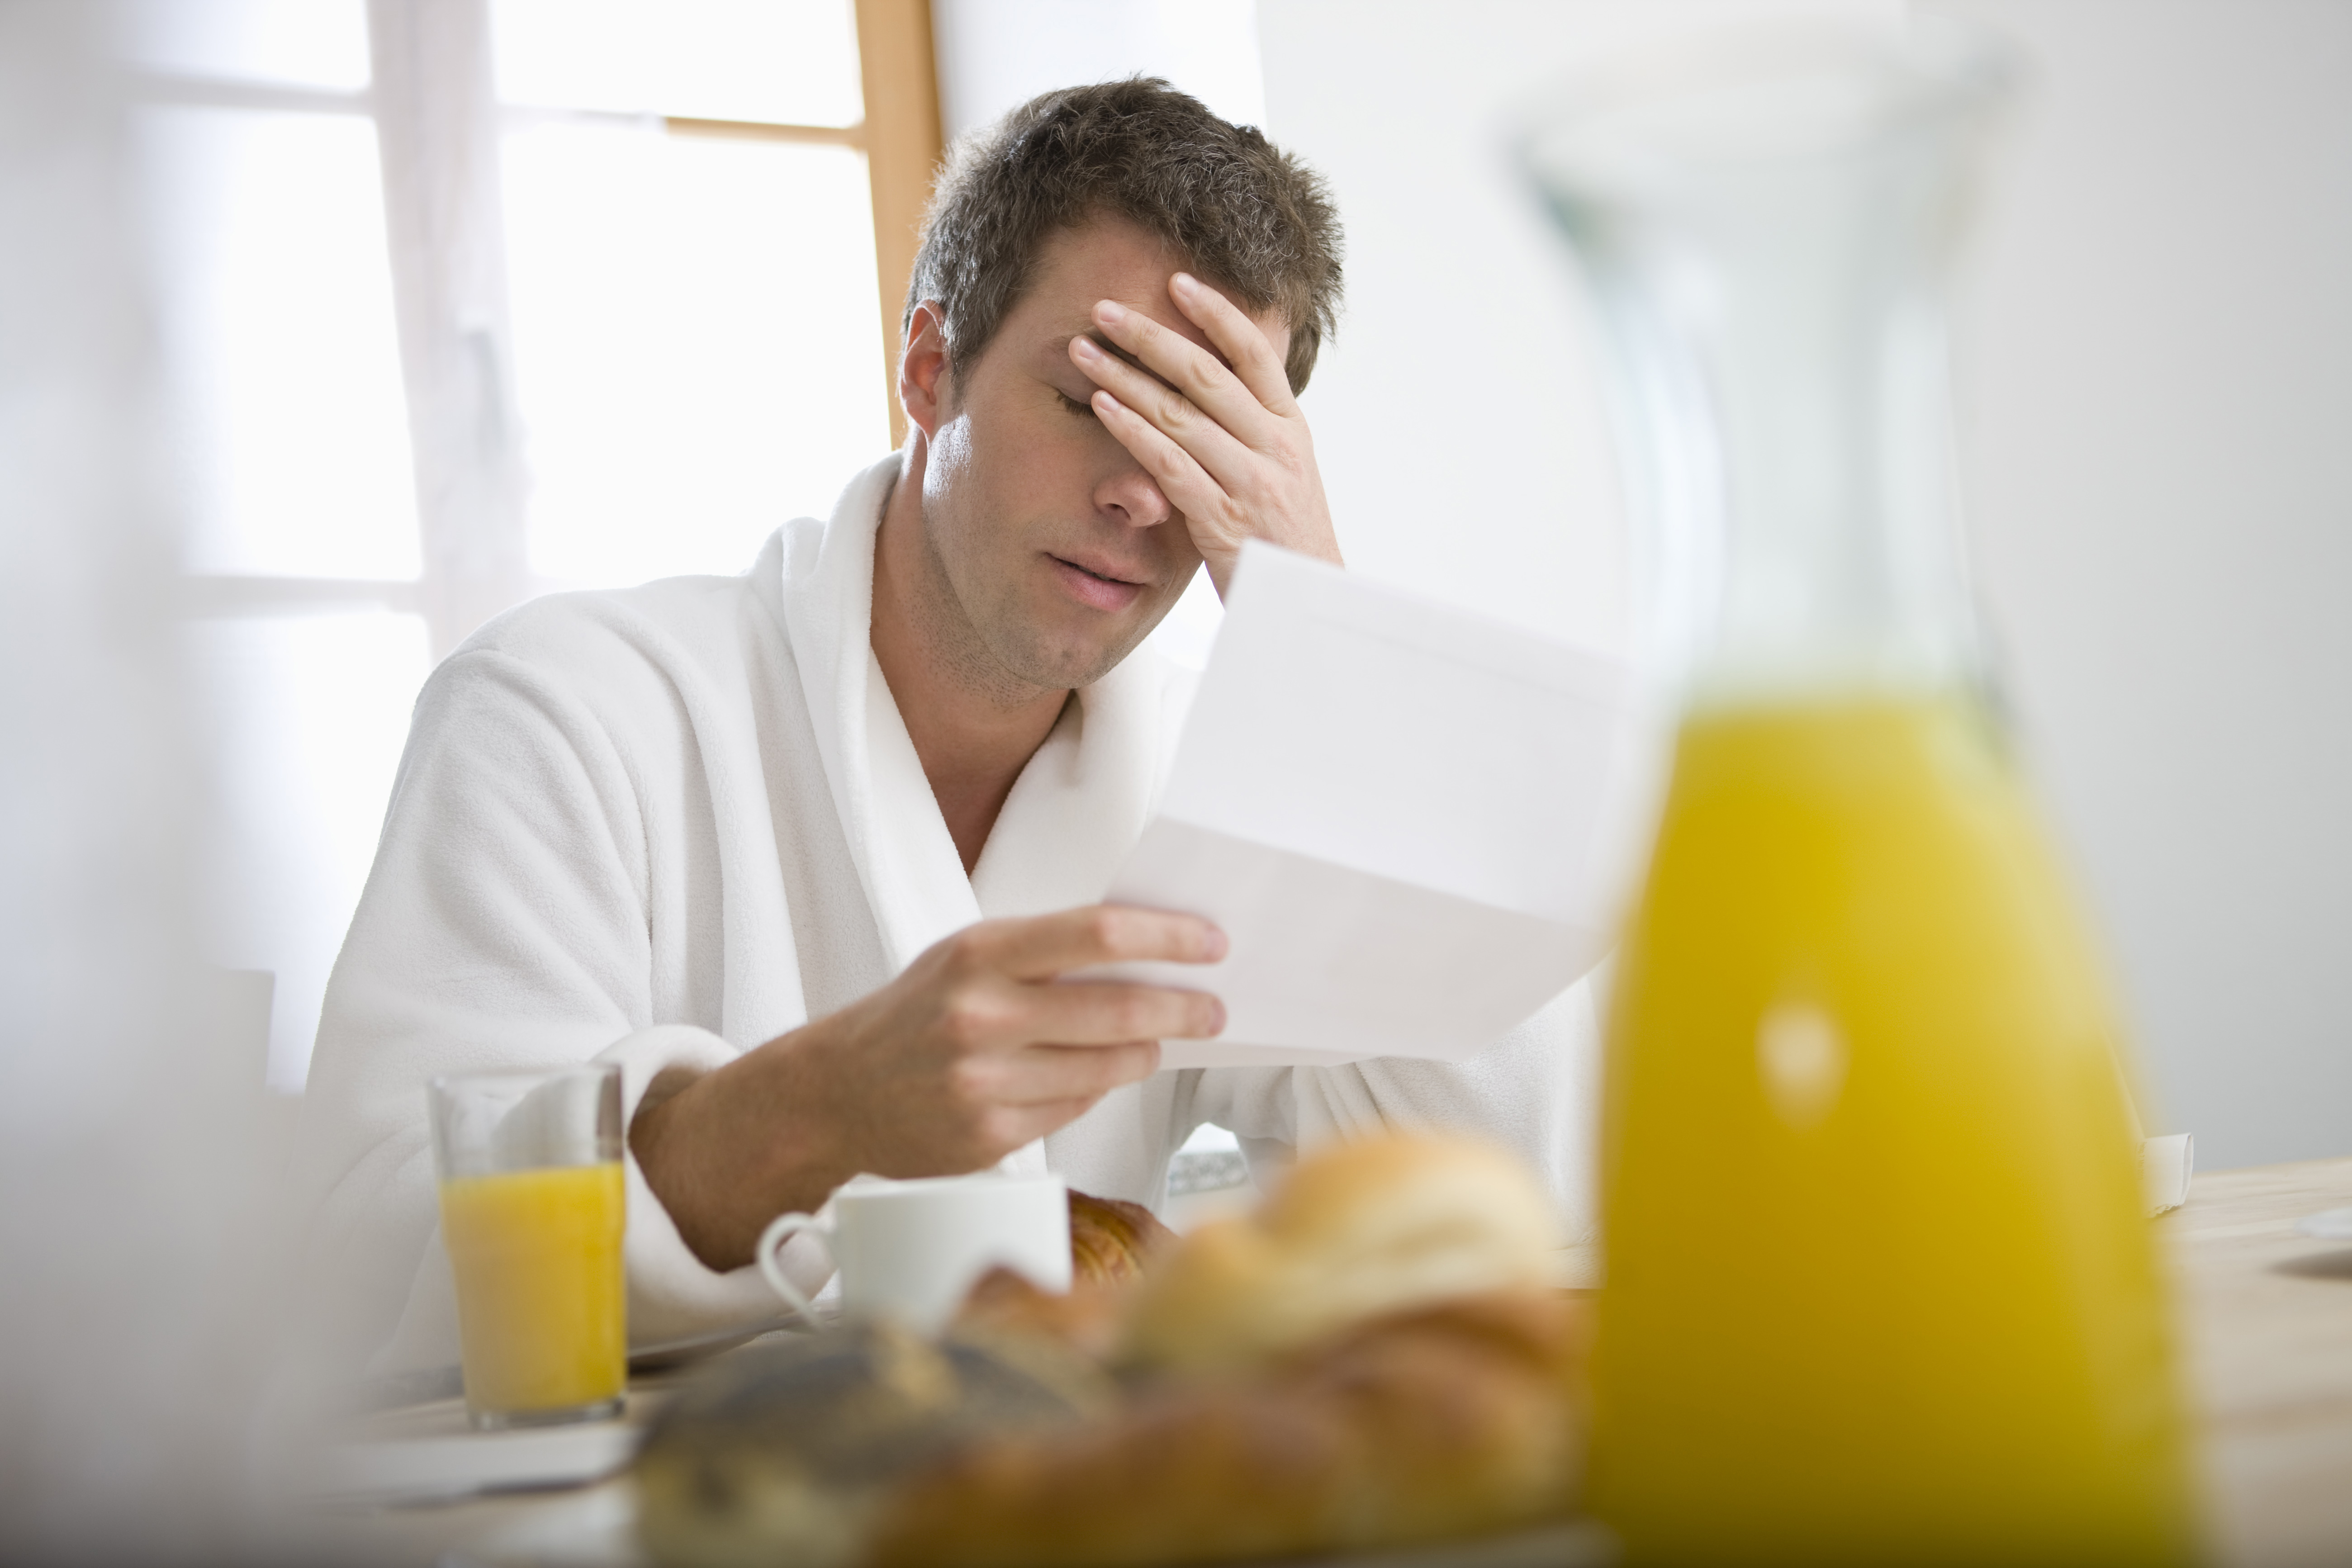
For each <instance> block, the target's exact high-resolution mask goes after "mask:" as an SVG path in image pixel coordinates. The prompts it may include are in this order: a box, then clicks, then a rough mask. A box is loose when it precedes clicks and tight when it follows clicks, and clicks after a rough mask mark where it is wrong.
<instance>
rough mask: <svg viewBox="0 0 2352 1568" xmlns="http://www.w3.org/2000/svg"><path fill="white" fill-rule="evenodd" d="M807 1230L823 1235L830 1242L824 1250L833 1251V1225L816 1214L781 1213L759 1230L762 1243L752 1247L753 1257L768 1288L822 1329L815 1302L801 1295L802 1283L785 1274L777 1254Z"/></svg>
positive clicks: (803, 1319) (813, 1326)
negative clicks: (796, 1282) (797, 1283)
mask: <svg viewBox="0 0 2352 1568" xmlns="http://www.w3.org/2000/svg"><path fill="white" fill-rule="evenodd" d="M804 1230H813V1231H814V1232H816V1233H817V1234H818V1235H819V1236H821V1237H824V1239H825V1241H826V1242H827V1243H828V1245H827V1247H825V1250H826V1251H827V1252H830V1251H832V1250H833V1248H832V1247H831V1246H830V1245H829V1244H830V1243H831V1242H832V1240H833V1226H829V1225H827V1224H826V1223H825V1222H824V1221H823V1220H821V1219H819V1218H817V1216H816V1215H813V1214H781V1215H777V1216H776V1217H775V1218H774V1219H772V1220H770V1221H769V1222H768V1228H767V1229H765V1230H763V1231H761V1233H760V1245H759V1246H758V1247H756V1248H754V1249H753V1251H752V1255H751V1256H752V1258H753V1260H754V1261H756V1262H757V1263H758V1264H759V1265H760V1278H761V1279H765V1280H766V1281H767V1282H768V1286H769V1288H770V1289H772V1290H774V1291H775V1293H776V1294H777V1295H779V1296H782V1298H783V1299H784V1301H785V1304H786V1305H788V1306H790V1307H791V1308H792V1310H793V1311H795V1312H798V1313H799V1314H800V1315H801V1320H802V1321H803V1322H805V1323H807V1324H808V1326H809V1327H810V1328H812V1329H821V1328H823V1327H824V1324H823V1323H820V1322H818V1321H817V1320H816V1307H815V1305H814V1303H812V1302H811V1301H810V1300H809V1299H808V1298H807V1297H806V1296H803V1295H802V1294H801V1288H800V1287H799V1286H797V1285H795V1284H793V1282H792V1280H791V1279H788V1278H786V1277H785V1274H784V1266H783V1264H782V1262H781V1261H780V1260H779V1259H778V1258H777V1256H776V1255H777V1254H778V1253H780V1252H782V1250H783V1247H784V1243H786V1242H788V1241H790V1240H791V1239H792V1238H793V1237H795V1236H798V1235H799V1234H800V1233H801V1232H802V1231H804Z"/></svg>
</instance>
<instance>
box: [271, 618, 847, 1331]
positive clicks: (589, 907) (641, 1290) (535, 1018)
mask: <svg viewBox="0 0 2352 1568" xmlns="http://www.w3.org/2000/svg"><path fill="white" fill-rule="evenodd" d="M525 613H526V614H528V613H529V612H525ZM512 640H516V639H512V638H510V639H509V641H512ZM523 640H525V641H526V643H527V639H523ZM527 654H528V648H526V653H521V654H519V653H517V652H514V651H510V649H509V647H507V646H502V644H501V643H500V641H499V639H497V638H495V637H486V638H478V639H477V641H476V642H475V643H474V644H471V645H469V646H468V647H467V648H465V649H462V650H460V652H459V653H457V655H456V656H454V657H453V658H450V659H449V660H448V661H447V662H446V663H445V664H444V665H443V666H442V667H441V668H440V669H439V670H438V671H436V673H435V675H434V676H433V678H432V679H431V680H430V681H428V682H427V684H426V686H425V690H424V692H423V694H422V696H421V697H420V698H419V700H418V703H417V709H416V714H415V724H414V726H413V729H412V731H411V734H410V739H409V743H408V748H407V751H406V752H405V754H404V756H403V758H402V761H401V766H400V772H399V774H398V777H397V780H396V783H395V784H394V792H393V797H392V801H391V805H390V809H389V812H388V814H387V816H386V820H385V824H384V829H383V839H382V842H381V844H380V846H379V848H378V853H377V858H376V861H375V866H374V869H373V872H372V873H371V874H370V876H369V878H368V881H367V885H366V889H365V890H364V892H363V893H362V897H361V900H360V904H359V908H358V911H357V913H356V916H355V917H354V919H353V921H352V929H351V933H350V935H349V937H348V939H347V940H346V942H345V943H344V946H343V950H342V953H341V957H340V959H339V960H338V961H337V963H336V965H335V969H334V973H333V976H332V978H331V982H330V984H329V987H328V992H327V998H326V1005H325V1010H324V1015H323V1017H322V1019H321V1022H320V1031H319V1043H318V1049H317V1052H316V1055H315V1057H314V1058H313V1063H312V1068H311V1077H310V1086H309V1089H308V1091H307V1094H306V1097H305V1098H306V1102H307V1103H306V1105H305V1109H304V1125H303V1131H302V1136H301V1139H300V1142H299V1154H298V1161H299V1167H298V1174H299V1179H300V1180H302V1182H303V1184H304V1185H305V1186H306V1187H307V1188H308V1191H309V1194H310V1197H311V1199H312V1208H311V1215H312V1218H311V1224H310V1232H309V1235H308V1237H307V1238H306V1251H307V1253H308V1254H309V1258H310V1261H311V1262H312V1263H313V1264H314V1266H315V1267H316V1268H317V1270H318V1271H319V1274H317V1275H314V1279H318V1278H320V1276H323V1277H324V1279H325V1280H326V1281H327V1282H329V1288H330V1289H333V1291H334V1300H335V1302H336V1306H335V1308H334V1310H335V1311H336V1312H338V1313H339V1314H340V1315H341V1316H343V1317H344V1318H345V1320H346V1326H347V1328H348V1329H349V1331H350V1332H351V1335H352V1343H351V1345H349V1346H348V1347H347V1348H350V1349H356V1350H359V1351H362V1352H365V1351H367V1350H369V1349H373V1350H374V1351H375V1352H377V1353H376V1354H375V1358H374V1364H375V1366H376V1367H377V1369H378V1370H382V1371H394V1370H401V1369H402V1368H403V1367H405V1366H416V1365H435V1364H438V1365H446V1364H448V1363H451V1362H453V1361H455V1359H456V1349H457V1346H456V1337H455V1314H454V1295H453V1293H452V1291H451V1289H450V1287H449V1282H448V1277H447V1263H446V1256H445V1255H444V1254H443V1250H442V1247H441V1246H440V1243H439V1239H438V1235H437V1214H438V1205H437V1201H436V1188H435V1184H434V1175H433V1169H432V1156H431V1152H430V1149H429V1147H428V1136H427V1121H426V1112H425V1084H426V1081H427V1080H428V1079H431V1078H432V1077H433V1076H435V1075H436V1074H439V1073H449V1072H466V1071H478V1070H489V1069H513V1068H533V1067H552V1066H559V1065H563V1064H569V1063H578V1062H586V1061H591V1060H597V1059H603V1060H610V1061H617V1062H619V1063H620V1064H621V1066H622V1068H623V1086H624V1093H625V1108H624V1110H625V1116H629V1115H634V1114H635V1109H636V1104H637V1101H638V1100H639V1099H640V1098H641V1097H642V1096H643V1095H644V1093H645V1089H646V1084H647V1083H648V1081H649V1080H650V1079H652V1078H653V1076H654V1075H655V1074H656V1073H658V1072H659V1071H661V1070H662V1069H663V1068H666V1067H668V1066H670V1065H673V1064H678V1065H685V1066H689V1067H693V1068H703V1069H708V1068H713V1067H716V1066H719V1065H720V1064H721V1063H724V1062H725V1061H727V1060H729V1059H730V1058H732V1057H733V1056H734V1055H735V1054H736V1052H735V1050H734V1048H733V1047H730V1045H729V1044H728V1043H727V1042H726V1041H724V1040H722V1039H721V1038H719V1036H717V1035H716V1034H714V1033H711V1032H709V1030H707V1029H704V1028H699V1027H695V1026H689V1025H681V1024H677V1023H674V1022H673V1023H668V1024H664V1025H656V1021H655V1016H654V1011H653V998H652V996H651V994H650V990H651V981H650V973H651V954H650V951H649V942H650V937H649V917H648V906H647V882H648V858H649V856H651V855H654V854H657V853H662V852H664V851H663V849H662V847H661V846H660V845H659V844H657V843H656V840H657V839H659V838H660V837H663V835H662V833H661V832H660V826H659V825H657V824H651V823H649V822H648V821H647V820H646V811H647V806H646V795H647V793H648V791H649V790H650V791H654V792H656V793H658V792H660V791H661V790H663V789H664V788H665V787H666V783H667V787H668V788H669V790H670V792H671V793H673V794H674V793H676V775H677V774H679V773H684V772H689V771H690V770H687V769H685V768H683V766H682V764H681V760H680V759H679V758H677V757H664V756H661V755H659V754H646V752H647V751H648V750H649V748H645V747H642V746H641V747H638V748H636V749H635V750H634V751H633V750H632V748H631V747H630V746H629V744H628V743H627V742H626V738H625V737H616V735H615V733H614V730H615V726H614V724H613V723H611V722H610V721H609V715H605V716H602V717H600V714H599V713H598V711H597V710H595V709H594V708H593V707H592V706H591V705H590V704H589V703H588V702H587V701H585V700H583V699H582V698H581V697H580V696H579V695H578V694H577V690H576V689H575V688H574V687H573V686H572V684H571V683H570V682H568V681H567V680H566V679H563V674H564V671H565V669H566V661H564V660H562V659H554V658H532V657H528V656H527ZM623 695H624V698H625V700H637V701H648V700H650V701H656V702H657V701H660V700H663V697H662V694H661V693H660V692H659V691H657V690H656V691H652V692H647V691H644V690H639V691H637V692H634V693H624V694H623ZM652 732H653V733H655V734H660V733H662V730H661V728H660V727H659V726H655V727H653V730H652ZM665 769H667V770H668V771H669V773H671V774H672V775H673V776H672V777H671V778H670V779H669V780H667V781H665V780H664V779H662V778H661V777H659V776H657V775H659V774H660V773H662V771H663V770H665ZM673 836H674V835H673ZM778 962H781V963H791V962H792V955H791V954H790V953H789V952H785V953H781V954H779V955H778ZM624 1125H626V1122H624ZM627 1190H628V1233H627V1242H626V1258H627V1269H628V1280H629V1291H630V1300H629V1319H630V1329H631V1338H632V1340H633V1341H635V1342H640V1343H642V1342H647V1341H650V1340H657V1339H662V1338H669V1337H676V1336H677V1335H679V1334H681V1333H687V1332H694V1331H701V1330H705V1329H709V1328H711V1327H714V1326H718V1325H719V1324H722V1323H726V1322H730V1321H743V1320H744V1319H746V1318H756V1317H763V1316H770V1315H772V1314H773V1312H774V1311H775V1302H774V1300H773V1298H772V1296H771V1295H769V1294H768V1292H767V1290H766V1288H765V1285H764V1283H763V1282H762V1281H761V1280H760V1279H759V1278H758V1276H757V1273H756V1271H755V1270H752V1269H750V1268H744V1269H739V1270H736V1271H734V1272H732V1273H730V1274H719V1273H716V1272H713V1271H712V1270H709V1269H708V1268H703V1267H702V1266H701V1265H700V1264H699V1263H698V1261H697V1260H696V1259H695V1258H694V1257H693V1255H692V1254H691V1253H690V1252H689V1251H688V1249H687V1248H686V1247H685V1246H684V1244H683V1243H682V1242H681V1241H680V1239H679V1238H678V1236H677V1229H676V1227H675V1226H673V1225H672V1224H671V1223H670V1220H669V1217H668V1215H667V1214H666V1213H665V1212H664V1211H663V1209H662V1207H661V1205H660V1204H659V1203H658V1201H656V1199H655V1198H654V1196H653V1194H652V1193H651V1191H650V1189H648V1188H647V1187H646V1183H645V1180H644V1177H643V1175H642V1173H639V1172H638V1170H637V1169H636V1163H635V1160H634V1158H632V1159H630V1160H629V1162H628V1172H627ZM822 1279H823V1274H822V1272H820V1273H819V1274H818V1275H817V1277H816V1279H814V1280H812V1281H811V1282H810V1283H811V1286H812V1288H813V1287H814V1284H816V1283H821V1282H822ZM404 1301H405V1303H406V1305H405V1308H403V1307H402V1303H403V1302H404ZM395 1328H396V1330H397V1331H396V1332H395V1331H394V1330H395Z"/></svg>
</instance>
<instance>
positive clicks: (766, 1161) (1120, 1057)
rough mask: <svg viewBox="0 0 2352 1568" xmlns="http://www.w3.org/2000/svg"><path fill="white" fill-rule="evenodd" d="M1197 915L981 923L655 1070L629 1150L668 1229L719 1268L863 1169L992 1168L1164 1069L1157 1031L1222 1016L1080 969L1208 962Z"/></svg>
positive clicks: (932, 1172) (1098, 911)
mask: <svg viewBox="0 0 2352 1568" xmlns="http://www.w3.org/2000/svg"><path fill="white" fill-rule="evenodd" d="M1224 953H1225V937H1224V933H1223V932H1222V931H1218V930H1217V928H1216V927H1214V926H1213V925H1211V924H1209V923H1208V922H1207V921H1203V920H1201V919H1198V918H1196V917H1194V916H1192V915H1179V914H1167V913H1162V912H1160V911H1158V910H1136V909H1124V908H1120V907H1118V906H1114V905H1108V904H1103V905H1096V906H1094V907H1091V908H1088V909H1081V910H1066V911H1064V912H1063V913H1060V914H1053V915H1041V916H1038V917H1036V918H1034V919H1030V920H1007V921H982V922H981V923H980V924H978V925H975V926H970V927H967V928H966V929H964V930H963V931H958V932H957V933H956V934H955V935H953V936H951V937H949V938H948V939H947V940H946V941H944V942H940V943H939V944H937V945H936V946H934V947H932V948H931V949H929V951H928V952H924V953H923V954H922V956H920V957H919V958H918V959H916V960H915V962H914V963H911V964H909V965H908V968H907V971H906V973H903V974H900V975H899V976H898V978H897V979H896V980H893V981H892V982H890V984H887V985H885V986H884V987H882V989H880V990H879V991H877V992H876V993H874V994H872V995H871V996H868V997H866V999H865V1000H863V1001H861V1002H857V1003H854V1004H852V1005H850V1006H848V1007H845V1008H844V1009H842V1010H841V1011H840V1012H838V1013H835V1014H833V1015H832V1016H829V1017H825V1018H821V1019H819V1020H817V1021H816V1022H814V1023H812V1024H809V1025H807V1026H804V1027H803V1028H799V1029H795V1030H793V1032H792V1033H791V1034H788V1035H784V1036H782V1037H778V1038H776V1039H773V1040H771V1041H769V1042H768V1043H767V1044H766V1045H764V1046H761V1047H759V1048H758V1049H756V1050H752V1051H748V1052H746V1053H745V1054H744V1055H743V1056H741V1057H740V1058H737V1059H736V1060H734V1061H732V1062H730V1063H729V1064H728V1065H727V1066H725V1067H723V1068H719V1069H718V1070H717V1071H715V1072H711V1073H708V1074H704V1075H702V1076H700V1077H691V1078H690V1077H688V1076H687V1075H685V1074H683V1073H680V1074H677V1075H676V1077H675V1078H673V1077H672V1075H669V1074H665V1075H663V1077H662V1078H661V1079H656V1081H655V1083H654V1086H653V1088H652V1089H650V1090H649V1091H648V1092H647V1094H646V1100H645V1102H644V1104H643V1105H641V1106H640V1107H639V1108H638V1111H637V1114H636V1117H635V1121H633V1122H632V1123H631V1126H630V1129H629V1146H630V1149H631V1151H632V1152H634V1153H635V1155H636V1157H637V1163H638V1166H639V1168H640V1169H641V1170H643V1171H644V1173H645V1176H646V1183H647V1184H649V1185H650V1186H651V1187H652V1188H653V1190H654V1194H655V1195H656V1196H657V1197H659V1198H660V1199H661V1201H662V1205H663V1206H664V1207H665V1208H667V1210H668V1211H669V1215H670V1218H671V1219H672V1220H673V1221H674V1222H675V1223H676V1224H677V1228H678V1234H679V1235H680V1236H681V1237H683V1238H684V1239H685V1241H686V1244H687V1245H688V1247H691V1248H692V1249H693V1250H694V1253H695V1256H696V1257H698V1258H700V1259H701V1260H702V1261H703V1262H704V1263H705V1264H706V1265H708V1266H709V1267H710V1268H737V1267H740V1265H742V1264H743V1263H746V1262H748V1261H749V1260H750V1259H751V1248H752V1247H753V1245H754V1243H756V1242H757V1241H758V1239H759V1236H760V1232H761V1230H762V1229H764V1228H765V1227H766V1226H767V1224H768V1222H769V1221H770V1220H771V1219H773V1218H774V1217H775V1216H776V1215H779V1214H782V1213H784V1212H786V1211H787V1210H791V1209H796V1208H800V1209H813V1208H814V1207H815V1206H816V1205H819V1204H821V1203H823V1202H824V1198H825V1196H826V1194H829V1193H831V1192H832V1191H833V1189H834V1188H835V1187H836V1186H839V1185H840V1184H842V1183H843V1182H845V1181H846V1180H848V1179H849V1178H850V1177H851V1176H853V1175H856V1174H857V1173H860V1172H871V1173H874V1174H876V1175H881V1176H902V1177H903V1176H938V1175H955V1174H960V1173H964V1172H968V1171H978V1170H984V1169H986V1168H987V1167H988V1166H990V1165H992V1164H994V1163H996V1162H997V1161H999V1160H1001V1159H1003V1157H1004V1156H1005V1155H1006V1154H1009V1153H1011V1152H1013V1150H1015V1149H1018V1148H1020V1147H1022V1146H1023V1145H1024V1144H1026V1143H1028V1142H1031V1141H1033V1140H1034V1139H1037V1138H1042V1137H1044V1136H1045V1134H1046V1133H1048V1132H1051V1131H1055V1129H1057V1128H1060V1127H1064V1126H1066V1125H1067V1124H1068V1123H1070V1122H1071V1121H1076V1119H1077V1118H1078V1117H1079V1116H1081V1115H1083V1114H1084V1113H1085V1112H1086V1111H1087V1110H1088V1109H1089V1108H1090V1107H1092V1106H1093V1105H1094V1104H1095V1102H1096V1101H1097V1100H1100V1099H1101V1098H1102V1097H1103V1096H1104V1095H1106V1094H1108V1093H1109V1092H1110V1091H1111V1090H1112V1089H1117V1088H1118V1087H1119V1086H1120V1085H1122V1084H1129V1083H1134V1082H1137V1081H1138V1080H1139V1079H1146V1078H1149V1077H1150V1076H1151V1074H1152V1073H1154V1072H1156V1071H1158V1070H1159V1067H1160V1041H1161V1040H1162V1039H1198V1038H1205V1037H1210V1036H1213V1035H1215V1034H1216V1033H1218V1032H1219V1031H1220V1030H1222V1029H1223V1027H1224V1021H1225V1016H1224V1005H1223V1004H1222V1003H1220V1002H1219V1001H1218V1000H1217V999H1216V998H1215V997H1213V996H1211V995H1209V994H1206V993H1204V992H1199V991H1178V990H1171V989H1168V988H1165V987H1161V986H1153V985H1134V984H1124V983H1119V982H1113V981H1071V980H1065V979H1063V978H1062V977H1063V976H1064V975H1066V974H1067V973H1070V972H1071V971H1073V970H1077V969H1084V968H1087V967H1088V966H1090V965H1093V964H1097V963H1120V962H1127V961H1133V960H1140V959H1164V960H1170V961H1172V962H1176V963H1215V962H1216V961H1217V960H1218V959H1220V958H1223V956H1224Z"/></svg>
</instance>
